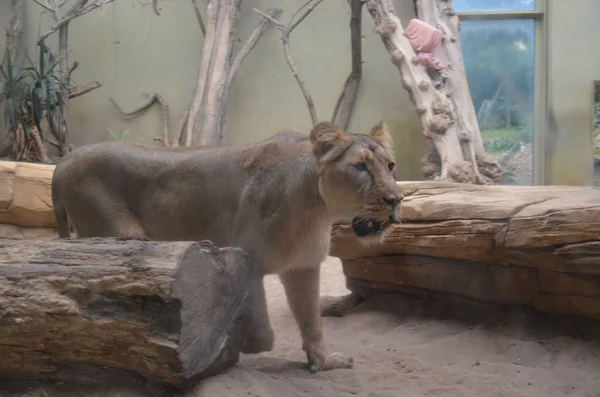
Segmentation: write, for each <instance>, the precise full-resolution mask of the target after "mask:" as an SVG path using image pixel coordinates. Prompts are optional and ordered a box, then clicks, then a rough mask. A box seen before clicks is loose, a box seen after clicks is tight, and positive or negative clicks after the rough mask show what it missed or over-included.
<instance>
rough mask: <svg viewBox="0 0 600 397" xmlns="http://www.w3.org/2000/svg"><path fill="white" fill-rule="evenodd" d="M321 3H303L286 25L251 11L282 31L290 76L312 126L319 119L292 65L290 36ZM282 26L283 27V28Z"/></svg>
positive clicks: (319, 1)
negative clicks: (301, 97)
mask: <svg viewBox="0 0 600 397" xmlns="http://www.w3.org/2000/svg"><path fill="white" fill-rule="evenodd" d="M313 1H314V4H311V3H313ZM321 2H323V0H316V1H315V0H309V1H307V2H306V3H304V4H303V5H302V6H301V7H300V8H299V9H298V10H296V12H294V14H292V18H291V19H290V21H289V22H288V24H287V25H283V24H282V23H281V22H279V21H278V20H276V19H274V18H272V17H271V16H269V15H267V14H265V13H264V12H261V11H259V10H256V9H253V10H254V11H256V12H258V13H259V14H261V15H262V16H264V17H265V18H267V19H269V20H271V22H273V23H274V24H275V25H276V26H277V27H278V28H279V29H280V30H281V31H282V33H281V41H282V42H283V53H284V55H285V60H286V62H287V64H288V66H289V68H290V70H291V72H292V75H293V76H294V78H295V79H296V81H297V82H298V85H299V86H300V90H301V91H302V95H304V99H305V100H306V105H307V107H308V112H309V114H310V119H311V121H312V123H313V125H315V124H317V123H318V122H319V118H318V117H317V111H316V109H315V104H314V101H313V99H312V96H311V95H310V93H309V92H308V89H307V88H306V84H304V81H303V80H302V79H301V78H300V75H299V73H298V68H297V67H296V65H295V64H294V60H293V58H292V50H291V48H290V34H291V33H292V31H293V30H294V29H295V28H296V27H297V26H298V25H299V24H300V23H301V22H302V21H303V20H304V19H305V18H306V17H307V16H308V15H309V14H310V13H311V12H312V11H313V10H314V9H315V7H316V6H317V5H319V4H320V3H321ZM306 7H308V8H307V9H306V11H305V12H304V14H302V16H301V17H300V18H299V19H298V20H297V21H296V22H293V21H294V18H295V17H296V15H298V14H299V13H300V11H302V10H303V9H304V8H306ZM283 26H285V28H284V27H283Z"/></svg>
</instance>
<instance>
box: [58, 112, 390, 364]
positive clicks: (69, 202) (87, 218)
mask: <svg viewBox="0 0 600 397" xmlns="http://www.w3.org/2000/svg"><path fill="white" fill-rule="evenodd" d="M391 147H392V142H391V137H390V135H389V133H387V127H385V125H384V124H383V123H379V124H378V125H377V126H376V127H374V128H373V130H372V131H371V134H370V135H360V134H344V132H343V131H342V130H341V129H340V128H339V127H337V126H334V125H332V124H330V123H326V122H323V123H319V124H317V125H316V126H315V127H314V128H313V130H312V131H311V134H310V136H309V137H308V136H304V135H302V134H299V133H296V132H289V131H286V132H280V133H278V134H276V135H275V136H273V137H272V138H270V139H267V140H265V141H263V142H259V143H256V144H251V145H245V146H236V145H233V146H222V147H211V148H205V147H204V148H203V147H201V148H194V149H189V148H181V149H173V148H158V147H149V146H143V145H140V144H136V143H131V142H119V141H115V142H106V143H99V144H93V145H87V146H83V147H81V148H78V149H76V150H74V151H72V152H70V153H69V154H67V155H66V156H65V157H64V158H63V159H61V161H60V162H59V164H58V165H57V167H56V170H55V172H54V177H53V181H52V197H53V205H54V211H55V215H56V219H57V223H58V229H59V232H60V236H61V237H68V236H69V227H68V219H67V218H69V219H70V221H71V222H72V223H73V226H74V229H75V230H76V231H77V234H78V236H79V237H96V236H98V237H102V236H120V237H146V238H149V239H151V240H203V239H209V240H211V241H213V242H214V243H215V244H217V245H219V246H237V247H241V248H242V249H244V250H245V251H246V252H247V253H248V255H249V256H250V258H251V259H252V261H253V262H254V263H255V264H256V265H257V268H258V269H259V273H260V274H259V276H264V275H265V274H270V273H277V274H278V275H279V276H280V278H281V280H282V282H283V284H284V287H285V291H286V295H287V299H288V303H289V306H290V309H291V310H292V312H293V314H294V316H295V318H296V320H297V322H298V326H299V329H300V333H301V336H302V340H303V348H304V350H305V351H306V355H307V359H308V363H309V366H310V369H311V371H313V372H314V371H318V370H328V369H333V368H350V367H351V366H352V359H351V358H348V357H345V356H343V355H341V354H337V353H336V354H332V355H328V354H327V353H326V351H325V348H324V346H323V336H322V328H321V319H320V315H319V267H320V264H321V262H322V261H323V260H324V259H325V257H326V255H327V253H328V250H329V244H330V231H331V224H332V222H333V221H337V220H352V219H353V218H354V217H357V216H359V217H370V218H374V219H387V218H388V217H390V215H393V216H394V218H396V217H397V211H398V206H396V205H394V206H391V205H390V204H389V203H390V200H391V199H394V203H398V202H399V201H400V200H401V198H402V196H401V195H400V193H399V192H398V188H397V185H396V183H395V177H394V173H395V170H394V169H392V170H390V166H391V165H392V164H393V161H394V158H393V153H392V151H391ZM360 162H364V164H360ZM386 199H387V200H388V201H387V202H386ZM367 240H368V239H367ZM257 280H258V281H257V282H256V285H254V286H253V288H252V291H251V299H250V305H251V306H250V312H249V316H250V326H249V329H248V332H247V335H246V339H245V341H244V346H243V351H244V352H245V353H258V352H261V351H267V350H271V349H272V347H273V341H274V335H273V331H272V329H271V326H270V324H269V319H268V315H267V310H266V302H265V296H264V287H263V284H262V278H261V277H258V278H257Z"/></svg>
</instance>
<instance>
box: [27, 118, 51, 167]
mask: <svg viewBox="0 0 600 397" xmlns="http://www.w3.org/2000/svg"><path fill="white" fill-rule="evenodd" d="M29 132H30V133H31V136H32V137H33V141H34V142H35V145H36V146H37V148H38V154H39V155H40V160H41V161H42V162H43V163H49V162H50V161H49V159H48V152H47V151H46V147H45V146H44V143H43V142H42V137H41V136H40V133H39V131H38V129H37V127H36V126H31V127H30V128H29Z"/></svg>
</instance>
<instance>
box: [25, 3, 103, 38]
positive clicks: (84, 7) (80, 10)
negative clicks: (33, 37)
mask: <svg viewBox="0 0 600 397" xmlns="http://www.w3.org/2000/svg"><path fill="white" fill-rule="evenodd" d="M34 1H35V2H36V3H37V4H39V5H41V6H42V7H43V8H44V9H46V10H47V11H48V12H49V13H50V14H51V15H52V17H53V19H54V22H55V23H54V25H52V26H51V27H50V29H48V30H47V31H46V33H44V34H43V35H41V36H40V38H39V41H42V40H45V39H46V38H47V37H48V36H50V35H51V34H52V33H54V32H56V31H58V30H59V29H60V28H61V27H63V26H65V25H68V24H69V22H71V21H72V20H73V19H75V18H78V17H80V16H82V15H85V14H87V13H89V12H91V11H94V10H95V9H97V8H102V7H104V6H105V5H107V4H110V3H112V2H113V1H115V0H95V1H92V2H90V1H89V0H76V1H75V4H73V6H71V8H70V9H69V10H68V11H67V12H66V13H65V15H64V16H62V15H61V12H60V5H59V4H57V3H56V2H55V1H52V3H53V4H54V5H55V7H51V6H50V4H49V3H48V0H34ZM62 4H64V3H62ZM62 4H61V5H62Z"/></svg>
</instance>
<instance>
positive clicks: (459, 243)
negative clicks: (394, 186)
mask: <svg viewBox="0 0 600 397" xmlns="http://www.w3.org/2000/svg"><path fill="white" fill-rule="evenodd" d="M399 186H400V187H401V189H402V190H403V193H404V194H405V196H406V198H405V200H404V201H403V202H402V210H401V215H402V217H403V218H404V219H405V220H406V222H405V223H404V224H401V225H398V226H392V228H393V229H392V230H391V231H390V233H389V235H387V236H386V238H385V239H384V241H383V242H382V243H381V244H378V245H371V246H363V245H362V244H360V242H359V241H358V240H357V238H356V237H355V236H354V234H353V232H352V231H351V228H350V226H349V225H344V224H339V225H335V226H334V228H333V231H332V246H331V253H330V254H331V255H333V256H337V257H340V258H342V262H343V267H344V272H345V274H346V277H347V278H348V280H349V285H350V284H352V285H355V286H357V287H356V288H357V289H358V290H361V291H364V290H365V283H367V285H370V286H371V287H370V290H371V291H384V290H388V289H392V290H402V291H405V290H406V288H409V289H417V290H418V291H420V292H423V291H437V292H448V293H453V294H458V295H462V296H467V297H470V298H475V299H479V300H485V301H492V302H498V303H510V304H527V305H531V306H535V307H537V308H539V309H541V310H545V311H550V312H556V313H565V314H576V315H582V316H587V317H593V318H600V309H599V308H600V205H599V203H600V189H599V188H594V187H568V186H529V187H526V186H477V185H467V186H465V185H464V184H456V183H447V182H412V183H411V182H405V183H399ZM357 282H358V284H357ZM361 282H362V284H361ZM359 287H360V288H359ZM584 301H585V302H584ZM576 302H579V303H581V302H584V303H581V304H579V303H576Z"/></svg>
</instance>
